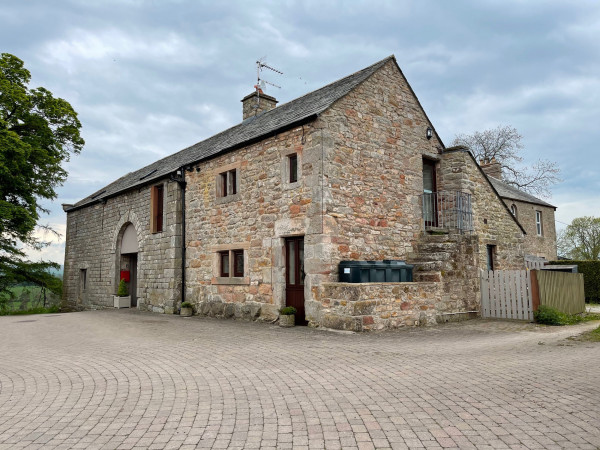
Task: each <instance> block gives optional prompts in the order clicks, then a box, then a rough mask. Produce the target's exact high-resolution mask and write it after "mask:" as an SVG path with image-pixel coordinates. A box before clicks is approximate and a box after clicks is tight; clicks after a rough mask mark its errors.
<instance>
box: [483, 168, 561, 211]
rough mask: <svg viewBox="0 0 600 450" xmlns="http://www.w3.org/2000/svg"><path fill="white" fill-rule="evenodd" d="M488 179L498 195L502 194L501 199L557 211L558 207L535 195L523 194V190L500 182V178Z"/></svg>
mask: <svg viewBox="0 0 600 450" xmlns="http://www.w3.org/2000/svg"><path fill="white" fill-rule="evenodd" d="M487 177H488V178H489V180H490V182H491V183H492V185H493V186H494V188H495V189H496V190H497V191H498V194H500V197H504V198H510V199H512V200H518V201H520V202H526V203H533V204H535V205H542V206H548V207H550V208H554V209H556V206H554V205H551V204H550V203H547V202H545V201H543V200H540V199H539V198H537V197H534V196H533V195H531V194H528V193H527V192H523V191H522V190H520V189H518V188H516V187H514V186H512V185H510V184H508V183H505V182H504V181H502V180H499V179H498V178H494V177H491V176H489V175H488V176H487Z"/></svg>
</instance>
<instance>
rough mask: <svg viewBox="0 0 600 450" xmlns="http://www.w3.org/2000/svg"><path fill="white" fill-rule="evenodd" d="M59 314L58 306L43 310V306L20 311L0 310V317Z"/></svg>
mask: <svg viewBox="0 0 600 450" xmlns="http://www.w3.org/2000/svg"><path fill="white" fill-rule="evenodd" d="M58 312H60V307H58V306H50V307H49V308H44V307H43V306H39V307H37V308H30V309H25V310H23V311H21V310H4V311H3V310H0V316H25V315H28V314H55V313H58Z"/></svg>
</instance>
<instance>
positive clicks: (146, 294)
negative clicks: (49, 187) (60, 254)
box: [63, 180, 181, 313]
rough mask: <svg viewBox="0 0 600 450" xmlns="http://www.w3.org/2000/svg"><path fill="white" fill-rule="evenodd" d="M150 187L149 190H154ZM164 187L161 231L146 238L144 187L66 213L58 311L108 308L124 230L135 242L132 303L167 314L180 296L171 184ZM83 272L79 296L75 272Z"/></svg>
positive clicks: (177, 205)
mask: <svg viewBox="0 0 600 450" xmlns="http://www.w3.org/2000/svg"><path fill="white" fill-rule="evenodd" d="M160 183H161V182H156V183H154V184H153V185H158V184H160ZM162 183H164V186H165V198H164V215H163V224H164V227H163V231H162V232H161V233H155V234H152V233H150V186H145V187H141V188H139V189H135V190H131V191H129V192H126V193H123V194H121V195H119V196H117V197H113V198H109V199H108V200H107V201H106V203H97V204H93V205H91V206H86V207H83V208H80V209H75V210H72V211H68V212H67V232H66V247H65V266H64V278H63V305H64V307H65V308H68V309H85V308H105V307H112V306H113V299H112V296H113V294H115V293H116V291H117V287H118V282H119V276H120V270H121V269H122V267H121V262H122V261H124V260H125V259H124V258H121V254H120V242H121V238H122V235H123V232H124V230H125V228H126V227H127V224H129V223H132V224H133V225H134V226H135V229H136V232H137V236H138V247H139V252H138V263H137V264H138V266H137V267H138V269H137V277H138V282H137V297H138V305H139V308H140V309H145V310H151V311H155V312H167V313H171V312H173V310H174V308H175V307H176V306H177V302H178V301H179V298H180V293H181V226H180V222H179V220H180V219H179V218H180V214H181V201H180V189H179V186H178V185H177V183H173V182H168V181H167V180H162ZM82 269H85V270H86V278H87V280H86V288H85V291H84V290H83V286H82V283H83V282H82V280H81V270H82Z"/></svg>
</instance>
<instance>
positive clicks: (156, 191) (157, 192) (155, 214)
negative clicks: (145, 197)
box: [150, 184, 164, 233]
mask: <svg viewBox="0 0 600 450" xmlns="http://www.w3.org/2000/svg"><path fill="white" fill-rule="evenodd" d="M163 205H164V186H163V185H162V184H159V185H158V186H152V188H151V190H150V232H151V233H160V232H161V231H162V230H163V209H164V208H163Z"/></svg>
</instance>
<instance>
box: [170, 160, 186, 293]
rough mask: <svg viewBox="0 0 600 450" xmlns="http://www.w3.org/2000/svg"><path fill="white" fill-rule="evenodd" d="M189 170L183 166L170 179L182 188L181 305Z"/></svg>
mask: <svg viewBox="0 0 600 450" xmlns="http://www.w3.org/2000/svg"><path fill="white" fill-rule="evenodd" d="M188 168H189V166H188V167H186V166H181V167H180V168H179V169H178V170H177V171H176V172H175V175H173V174H171V176H170V177H169V179H170V180H171V181H175V182H177V184H178V185H179V187H180V188H181V303H183V302H185V250H186V246H185V187H186V185H187V182H186V181H185V171H186V170H187V169H188Z"/></svg>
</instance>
